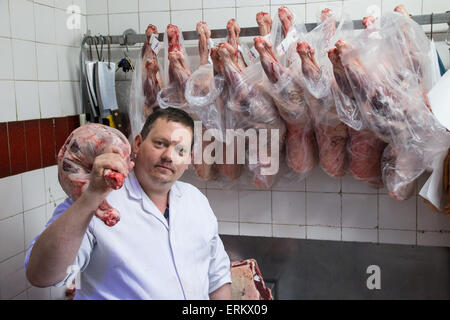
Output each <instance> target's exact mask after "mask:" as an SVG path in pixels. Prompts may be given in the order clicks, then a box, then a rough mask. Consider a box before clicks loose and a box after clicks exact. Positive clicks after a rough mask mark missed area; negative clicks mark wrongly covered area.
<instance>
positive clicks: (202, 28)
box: [194, 22, 218, 181]
mask: <svg viewBox="0 0 450 320" xmlns="http://www.w3.org/2000/svg"><path fill="white" fill-rule="evenodd" d="M196 30H197V33H198V50H199V55H200V65H201V66H202V65H206V64H208V63H209V60H208V59H209V55H210V49H209V39H210V37H211V30H210V29H209V27H208V25H207V24H206V22H199V23H197V27H196ZM203 87H204V89H203V90H208V88H209V83H203ZM205 130H206V128H205V126H204V125H202V136H203V133H204V132H205ZM209 143H210V142H209V141H202V150H205V147H206V146H207V145H208V144H209ZM194 168H195V171H196V172H197V175H198V176H199V177H200V178H201V179H202V180H204V181H209V180H215V179H216V178H217V176H218V168H217V165H216V164H214V163H213V164H207V163H205V160H204V159H203V154H202V163H200V164H194Z"/></svg>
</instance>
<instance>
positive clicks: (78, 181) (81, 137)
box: [58, 123, 134, 227]
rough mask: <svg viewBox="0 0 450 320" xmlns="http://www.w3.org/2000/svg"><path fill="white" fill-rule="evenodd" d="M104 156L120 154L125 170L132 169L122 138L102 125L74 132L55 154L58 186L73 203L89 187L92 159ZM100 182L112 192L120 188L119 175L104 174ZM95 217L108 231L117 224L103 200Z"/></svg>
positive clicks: (122, 136) (114, 212)
mask: <svg viewBox="0 0 450 320" xmlns="http://www.w3.org/2000/svg"><path fill="white" fill-rule="evenodd" d="M106 152H115V153H118V154H120V155H121V156H122V157H123V159H124V160H125V161H126V162H127V163H128V165H129V170H131V169H132V168H133V166H134V163H133V162H131V161H130V154H131V147H130V144H129V143H128V140H127V139H126V137H125V136H124V135H123V134H122V133H121V132H120V131H119V130H116V129H114V128H111V127H108V126H104V125H102V124H96V123H91V124H87V125H84V126H81V127H79V128H77V129H75V130H74V131H73V132H72V133H71V134H70V135H69V137H68V138H67V140H66V141H65V143H64V145H63V146H62V147H61V150H59V153H58V179H59V183H60V184H61V187H62V188H63V190H64V191H65V192H66V194H67V195H68V196H69V197H71V198H72V199H73V200H74V201H75V200H76V199H78V198H79V197H80V196H81V194H82V193H83V192H84V190H86V189H87V187H88V186H89V179H90V174H91V170H92V165H93V163H94V160H95V158H96V157H97V156H99V155H101V154H103V153H106ZM104 178H105V181H106V183H107V184H108V185H109V186H110V187H111V188H112V189H120V188H121V187H122V185H123V181H124V177H123V175H122V174H121V173H118V172H116V171H114V170H111V169H106V170H104ZM95 215H96V216H97V217H98V218H99V219H101V220H102V221H103V222H104V223H105V224H106V225H108V226H110V227H112V226H114V225H115V224H116V223H117V222H119V220H120V215H119V212H118V211H117V210H116V209H114V208H112V207H111V206H110V205H109V204H108V202H107V201H106V200H105V201H103V202H102V203H101V204H100V206H99V207H98V209H97V210H96V212H95Z"/></svg>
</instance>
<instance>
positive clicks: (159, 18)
mask: <svg viewBox="0 0 450 320" xmlns="http://www.w3.org/2000/svg"><path fill="white" fill-rule="evenodd" d="M139 21H140V26H139V30H140V32H141V33H145V30H146V29H147V27H148V25H149V24H153V25H154V26H156V28H158V32H159V33H164V31H165V30H166V27H167V25H168V24H169V23H170V12H169V11H164V12H144V13H140V14H139Z"/></svg>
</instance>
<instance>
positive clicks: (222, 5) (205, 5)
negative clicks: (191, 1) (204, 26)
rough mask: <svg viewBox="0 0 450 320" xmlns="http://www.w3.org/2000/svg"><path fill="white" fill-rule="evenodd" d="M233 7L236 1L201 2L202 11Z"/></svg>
mask: <svg viewBox="0 0 450 320" xmlns="http://www.w3.org/2000/svg"><path fill="white" fill-rule="evenodd" d="M235 5H236V1H235V0H208V1H203V9H210V8H234V7H235ZM205 20H206V19H205Z"/></svg>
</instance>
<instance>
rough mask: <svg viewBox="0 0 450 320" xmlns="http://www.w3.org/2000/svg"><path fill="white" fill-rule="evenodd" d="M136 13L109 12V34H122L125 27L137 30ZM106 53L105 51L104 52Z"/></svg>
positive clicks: (137, 19)
mask: <svg viewBox="0 0 450 320" xmlns="http://www.w3.org/2000/svg"><path fill="white" fill-rule="evenodd" d="M138 16H139V15H138V13H124V14H110V15H109V32H110V33H111V34H122V33H123V32H124V31H125V30H127V29H130V28H131V29H134V30H136V31H138V30H139V17H138ZM105 54H106V52H105Z"/></svg>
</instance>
